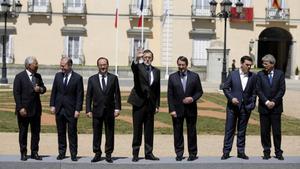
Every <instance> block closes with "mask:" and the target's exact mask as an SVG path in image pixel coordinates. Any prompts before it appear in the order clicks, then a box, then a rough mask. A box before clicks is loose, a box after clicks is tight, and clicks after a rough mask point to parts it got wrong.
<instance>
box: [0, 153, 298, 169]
mask: <svg viewBox="0 0 300 169" xmlns="http://www.w3.org/2000/svg"><path fill="white" fill-rule="evenodd" d="M91 159H92V157H79V159H78V161H77V162H72V161H71V159H70V158H69V157H68V158H66V159H64V160H61V161H58V160H56V157H54V156H43V160H42V161H36V160H32V159H28V160H27V161H25V162H23V161H20V157H19V156H16V155H0V169H19V168H20V169H38V168H43V169H69V168H72V169H82V168H85V169H99V168H105V169H116V168H120V169H121V168H122V169H131V168H141V169H142V168H149V169H182V168H189V169H218V168H222V169H253V168H255V169H266V168H272V169H283V168H284V169H299V168H300V157H299V156H286V157H285V160H283V161H279V160H277V159H275V158H272V159H270V160H262V158H261V157H250V159H249V160H242V159H238V158H236V157H231V158H229V159H227V160H220V157H199V158H198V159H197V160H195V161H191V162H190V161H187V158H185V159H183V161H180V162H179V161H175V158H174V157H163V158H160V161H150V160H145V159H143V158H141V159H140V160H139V161H138V162H132V161H131V157H130V158H128V157H113V160H114V162H113V163H112V164H109V163H107V162H106V161H105V160H104V158H103V160H102V161H100V162H97V163H91V162H90V161H91Z"/></svg>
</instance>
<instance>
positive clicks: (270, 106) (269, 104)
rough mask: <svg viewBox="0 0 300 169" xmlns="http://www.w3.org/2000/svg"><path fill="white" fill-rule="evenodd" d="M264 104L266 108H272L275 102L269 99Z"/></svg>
mask: <svg viewBox="0 0 300 169" xmlns="http://www.w3.org/2000/svg"><path fill="white" fill-rule="evenodd" d="M266 105H267V107H268V109H273V108H274V106H275V102H273V101H269V102H268V103H267V104H266Z"/></svg>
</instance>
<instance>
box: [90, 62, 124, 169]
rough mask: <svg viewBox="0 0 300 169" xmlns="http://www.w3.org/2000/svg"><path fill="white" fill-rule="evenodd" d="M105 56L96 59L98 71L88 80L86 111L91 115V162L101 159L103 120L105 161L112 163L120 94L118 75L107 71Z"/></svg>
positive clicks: (119, 108)
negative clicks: (93, 155) (92, 156)
mask: <svg viewBox="0 0 300 169" xmlns="http://www.w3.org/2000/svg"><path fill="white" fill-rule="evenodd" d="M108 65H109V63H108V60H107V58H104V57H100V58H99V59H98V60H97V66H98V69H99V73H97V74H95V75H93V76H91V77H90V78H89V80H88V87H87V93H86V113H87V116H88V117H93V152H94V153H95V157H94V158H93V159H92V160H91V162H98V161H100V160H101V153H102V152H101V138H102V128H103V122H104V125H105V138H106V139H105V142H106V143H105V153H106V161H107V162H109V163H112V162H113V161H112V158H111V154H112V152H113V150H114V130H115V117H118V116H119V112H120V110H121V95H120V87H119V81H118V77H117V76H116V75H113V74H111V73H109V72H107V71H108Z"/></svg>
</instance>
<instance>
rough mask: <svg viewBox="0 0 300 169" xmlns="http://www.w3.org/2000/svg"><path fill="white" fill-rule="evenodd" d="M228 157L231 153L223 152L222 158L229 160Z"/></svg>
mask: <svg viewBox="0 0 300 169" xmlns="http://www.w3.org/2000/svg"><path fill="white" fill-rule="evenodd" d="M228 158H230V156H229V153H223V155H222V157H221V160H227V159H228Z"/></svg>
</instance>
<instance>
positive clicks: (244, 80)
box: [240, 69, 249, 91]
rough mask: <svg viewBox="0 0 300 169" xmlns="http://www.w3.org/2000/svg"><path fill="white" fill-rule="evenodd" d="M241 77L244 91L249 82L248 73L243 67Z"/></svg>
mask: <svg viewBox="0 0 300 169" xmlns="http://www.w3.org/2000/svg"><path fill="white" fill-rule="evenodd" d="M240 78H241V83H242V87H243V91H244V90H245V88H246V86H247V82H248V78H249V77H248V73H246V74H245V73H244V72H243V71H242V70H241V69H240Z"/></svg>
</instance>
